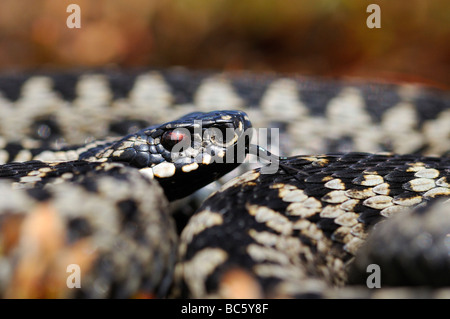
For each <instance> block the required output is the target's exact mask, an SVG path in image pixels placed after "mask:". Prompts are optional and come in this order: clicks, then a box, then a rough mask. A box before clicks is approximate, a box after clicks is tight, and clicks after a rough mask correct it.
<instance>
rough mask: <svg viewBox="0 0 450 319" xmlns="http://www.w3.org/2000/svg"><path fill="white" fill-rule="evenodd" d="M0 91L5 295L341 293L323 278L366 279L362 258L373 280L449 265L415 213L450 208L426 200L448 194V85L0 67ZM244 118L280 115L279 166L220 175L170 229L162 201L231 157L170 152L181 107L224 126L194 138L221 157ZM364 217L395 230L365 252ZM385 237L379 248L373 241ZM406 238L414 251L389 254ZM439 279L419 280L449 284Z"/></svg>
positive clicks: (198, 183) (223, 168) (188, 189)
mask: <svg viewBox="0 0 450 319" xmlns="http://www.w3.org/2000/svg"><path fill="white" fill-rule="evenodd" d="M0 91H2V93H3V96H2V97H0V114H1V115H2V116H1V119H0V133H1V134H0V136H3V137H2V138H1V139H0V146H1V148H2V149H3V150H0V161H2V162H4V163H8V164H5V165H2V166H0V178H1V179H2V180H5V181H3V182H2V183H1V184H0V186H1V192H0V194H1V196H2V199H1V200H0V214H1V219H0V230H1V233H0V294H1V295H2V296H8V297H42V296H44V297H61V296H65V297H67V296H78V297H91V298H96V297H141V296H144V297H149V296H150V297H151V296H157V297H164V296H168V295H169V296H175V297H180V296H182V297H183V296H188V297H236V296H238V297H239V296H242V297H292V296H294V297H305V296H306V297H308V296H311V295H314V296H317V295H319V296H331V297H340V296H352V293H348V292H344V291H345V290H341V291H343V292H342V295H340V294H339V293H334V292H333V291H334V290H331V291H332V292H331V293H330V292H329V290H327V289H328V287H329V286H330V285H331V286H333V285H334V286H342V285H343V284H344V283H345V282H347V278H348V277H350V281H354V282H356V283H361V273H363V274H364V275H366V273H365V267H366V265H367V264H368V263H370V262H372V263H377V264H380V266H381V267H382V269H387V270H383V272H384V271H386V272H388V273H389V274H391V276H384V275H383V277H382V278H387V279H386V282H385V283H386V285H390V284H396V285H419V284H420V285H426V284H427V283H426V281H424V280H423V278H424V277H425V278H428V277H431V276H428V274H431V273H437V274H446V273H447V272H446V270H448V267H449V266H448V265H449V263H448V254H447V253H446V249H447V251H448V247H450V245H448V239H446V238H447V237H445V234H448V230H449V225H448V223H447V222H446V220H447V219H445V218H444V219H443V220H444V221H443V222H442V223H435V224H436V225H434V224H433V222H432V221H433V220H434V218H430V217H423V216H434V215H437V216H440V217H436V218H440V219H442V218H443V217H442V216H444V217H445V216H447V215H446V214H447V212H448V209H445V208H444V209H442V208H441V206H440V204H439V203H437V204H435V200H436V199H439V198H441V197H444V198H445V197H448V196H449V195H450V194H449V169H450V168H449V165H450V164H449V160H448V157H447V156H446V155H443V154H445V152H447V151H448V150H449V149H450V147H449V143H450V141H449V140H450V139H449V134H450V131H449V130H450V125H448V124H449V123H450V120H449V119H450V113H449V112H450V107H449V106H450V99H449V97H448V94H447V95H446V93H445V92H438V91H434V90H431V89H424V88H421V87H414V86H406V85H405V86H394V85H390V84H382V83H378V84H373V83H368V84H364V83H362V84H361V83H359V82H353V83H352V82H347V83H345V82H333V81H326V80H314V79H305V78H280V77H275V76H271V75H253V74H228V75H227V74H225V75H223V74H221V75H216V74H210V73H193V72H187V71H183V70H169V71H164V72H155V71H151V72H139V73H125V72H115V71H107V72H100V73H96V74H84V73H83V74H77V73H68V74H63V73H59V74H39V75H34V76H30V75H22V74H12V75H11V74H10V75H3V76H0ZM218 109H240V110H243V111H245V112H246V113H247V114H245V113H242V112H237V111H229V112H225V111H215V110H218ZM191 112H197V113H191ZM198 112H210V113H207V114H204V113H198ZM186 114H190V115H188V116H185V115H186ZM176 118H179V119H178V120H175V121H174V122H170V123H169V122H168V121H171V120H174V119H176ZM249 119H250V120H252V123H253V126H254V127H257V128H274V127H275V128H278V129H279V137H280V138H279V140H280V144H279V149H278V150H275V151H276V153H278V152H279V153H281V154H285V155H291V157H288V158H283V159H281V160H280V162H279V164H280V168H279V170H278V171H277V172H276V173H275V174H261V173H260V172H259V171H250V172H248V173H246V174H244V175H242V176H238V177H237V178H236V179H234V180H232V181H230V182H229V184H227V185H224V186H223V187H222V189H221V190H220V191H219V192H217V193H215V194H214V195H212V196H211V197H210V198H209V199H207V201H205V202H204V203H203V204H202V206H201V207H200V208H199V209H198V211H197V212H196V213H195V214H194V215H193V216H192V217H191V218H190V219H189V221H188V223H187V225H186V227H184V224H183V223H181V226H179V228H183V229H182V233H181V236H180V239H178V236H177V234H176V229H175V225H174V221H173V219H172V216H170V215H169V213H168V211H169V209H168V206H167V202H166V198H168V199H169V200H170V201H173V200H175V199H177V198H181V197H184V196H186V195H188V194H190V193H192V192H193V191H195V190H196V189H197V188H200V187H202V186H204V185H206V184H208V183H210V182H211V181H213V180H215V179H217V178H219V177H220V176H222V175H224V174H225V173H226V172H228V171H230V170H232V169H233V168H235V167H236V166H238V163H233V164H232V165H229V164H223V163H222V164H220V163H214V162H212V161H210V159H209V158H205V157H202V156H201V155H199V154H203V152H199V153H195V154H193V153H183V154H181V156H179V157H178V158H177V160H173V159H172V158H171V157H170V151H171V150H172V147H173V145H174V144H175V142H180V141H181V140H182V139H183V135H182V134H181V135H179V134H178V133H176V134H175V133H174V132H175V131H174V130H175V129H177V128H186V129H188V131H189V132H191V131H192V129H193V127H194V126H192V125H193V122H194V120H201V121H202V127H203V128H204V129H208V128H211V127H214V128H218V129H219V130H223V129H224V128H226V127H228V128H235V129H237V131H238V136H237V137H236V140H232V141H231V143H230V141H228V140H220V139H219V140H218V139H214V134H212V135H211V134H210V135H208V138H207V140H204V139H202V138H201V137H200V139H196V138H195V137H194V138H193V140H192V141H197V142H199V141H200V142H199V143H200V145H201V147H203V148H204V149H205V150H206V149H207V150H208V152H207V153H208V154H213V155H218V154H221V155H220V156H224V154H225V153H226V152H227V150H228V149H229V148H230V147H235V144H234V143H235V142H237V140H239V137H240V133H241V132H243V131H245V129H247V128H248V127H250V122H249ZM150 123H168V124H159V125H156V126H152V127H148V125H149V124H150ZM197 124H198V123H197ZM120 135H125V137H122V138H121V137H119V136H120ZM194 135H195V134H194ZM275 137H276V136H273V138H274V139H275ZM248 142H249V141H245V143H244V144H245V145H247V146H248ZM256 142H260V141H256ZM84 143H86V145H84V146H71V145H76V144H79V145H81V144H84ZM55 149H58V150H55ZM246 151H248V148H246ZM352 151H353V152H352ZM354 151H363V152H368V151H370V152H380V151H393V152H395V153H400V154H404V153H421V154H424V155H427V154H431V155H436V156H435V157H433V156H424V155H385V154H384V155H383V154H368V153H355V152H354ZM333 152H344V153H335V154H334V155H333V154H331V153H333ZM324 153H329V155H310V156H299V155H297V154H324ZM244 155H245V154H244ZM293 155H295V156H293ZM437 156H440V157H437ZM271 159H273V157H272V158H271ZM30 161H31V162H30ZM55 161H58V162H55ZM11 162H14V163H11ZM19 162H20V163H19ZM247 169H248V168H247ZM235 174H237V175H241V174H242V171H238V172H237V173H235ZM151 178H156V179H157V180H158V181H159V183H155V182H154V181H152V180H151ZM11 179H12V180H13V182H12V184H11ZM7 180H9V182H6V181H7ZM134 181H136V182H134ZM11 185H13V188H21V189H19V190H12V189H11ZM158 185H160V186H162V189H163V190H161V188H160V187H159V186H158ZM23 188H25V190H24V189H23ZM212 189H213V188H211V186H209V188H206V189H204V190H203V191H204V192H206V193H210V192H211V191H212ZM163 193H164V195H165V196H163ZM200 196H204V195H201V193H200ZM174 205H175V206H176V209H180V207H181V208H182V210H183V209H184V210H185V208H186V207H187V205H191V203H189V202H186V201H181V202H180V201H176V202H175V203H173V204H171V207H172V209H174V208H173V207H174ZM416 206H417V207H419V206H421V208H420V209H421V211H419V210H420V209H419V208H417V212H416V211H415V210H414V209H415V208H414V207H416ZM424 207H425V208H424ZM444 207H445V206H444ZM428 208H429V209H428ZM409 209H412V210H413V213H411V214H413V215H411V216H416V215H417V218H416V219H414V220H415V222H414V221H413V220H412V218H411V221H410V222H408V221H407V220H405V219H407V218H406V217H404V218H403V219H402V221H404V225H410V226H405V227H406V228H401V227H400V230H397V229H399V228H398V227H397V228H395V227H394V226H389V224H387V223H384V222H383V223H378V222H379V221H380V220H384V219H386V217H390V216H394V217H395V218H392V219H391V218H388V220H389V221H390V220H392V221H393V225H395V223H397V224H399V225H403V223H402V222H398V219H400V217H397V216H402V214H403V213H401V212H400V211H402V210H409ZM188 211H190V210H188ZM422 211H427V212H431V213H426V214H425V213H422ZM404 214H407V213H404ZM414 214H415V215H414ZM422 217H423V218H424V219H427V218H428V221H427V222H424V223H422V222H421V220H422V219H421V218H422ZM396 219H397V221H396ZM374 224H377V225H378V224H380V227H375V229H376V230H377V231H378V228H379V232H380V233H381V234H383V229H389V227H394V229H396V231H395V232H397V233H399V234H400V235H399V236H400V238H403V239H399V244H393V243H394V242H395V241H394V239H392V241H391V240H390V239H389V240H387V239H386V238H387V236H383V235H381V236H380V235H377V233H375V231H374V235H373V237H374V238H377V239H374V240H368V244H367V247H373V248H367V250H366V249H361V250H360V249H359V247H360V246H361V244H362V243H363V242H364V241H365V240H366V237H367V234H368V232H369V233H370V230H371V229H372V226H373V225H374ZM384 225H386V226H384ZM438 226H439V227H440V228H439V227H438ZM402 227H403V226H402ZM408 227H410V229H409V228H408ZM436 227H437V228H438V229H437V230H436ZM411 229H412V230H411ZM179 230H181V229H179ZM384 231H385V230H384ZM388 232H389V233H392V232H393V231H388ZM402 234H404V237H401V235H402ZM377 236H378V237H377ZM369 237H370V236H369ZM380 237H381V239H380ZM405 238H406V239H405ZM382 239H385V240H387V242H388V243H389V246H390V247H392V249H385V246H386V245H387V244H384V245H382V244H381V247H382V248H380V244H378V243H380V242H383V240H382ZM446 240H447V241H446ZM178 242H179V248H177V247H178ZM430 242H432V244H430ZM391 243H392V244H391ZM400 243H402V244H400ZM446 243H447V244H446ZM408 245H409V246H408ZM427 245H428V246H430V247H438V248H434V250H435V251H434V252H433V253H432V256H433V258H431V257H429V256H428V257H421V256H423V255H424V254H425V256H427V255H426V254H427V253H423V251H422V250H424V247H425V246H427ZM402 247H409V248H408V250H409V251H411V252H414V253H411V254H407V256H402V258H401V259H399V260H400V261H398V260H397V259H396V258H397V256H400V255H402V253H401V252H402ZM359 251H361V253H360V254H361V255H360V257H359V256H357V257H356V259H355V262H353V261H354V258H353V256H354V254H357V252H359ZM380 251H381V253H380ZM416 252H417V253H416ZM357 255H358V254H357ZM386 256H388V257H386ZM411 256H412V257H411ZM443 256H444V257H443ZM445 256H446V257H445ZM408 258H409V259H408ZM421 258H422V259H424V260H425V261H424V262H419V264H420V266H419V267H417V268H415V269H413V270H410V269H404V267H403V265H405V264H408V263H413V262H410V261H411V260H414V261H416V260H421ZM392 260H396V262H394V265H392V263H391V261H392ZM430 260H431V261H433V260H434V261H436V260H437V263H432V262H430ZM74 264H75V265H79V266H81V267H82V269H83V270H84V271H83V273H87V275H85V276H83V277H82V280H83V285H82V288H81V289H67V287H66V281H65V279H66V277H67V274H68V272H67V269H66V267H67V265H74ZM436 264H437V265H438V266H436ZM31 265H39V267H35V266H31ZM175 265H176V266H175ZM399 265H400V266H399ZM348 267H352V268H353V269H352V270H351V272H349V274H350V275H348V274H347V268H348ZM174 269H175V271H174ZM358 273H359V274H360V276H359V277H358V275H357V274H358ZM353 274H355V275H353ZM392 274H397V275H392ZM405 274H406V275H405ZM364 275H362V277H363V278H365V277H364ZM438 276H440V278H441V277H444V278H443V279H442V280H440V279H439V280H438V279H432V280H431V281H432V282H433V283H431V284H430V285H434V286H448V280H447V279H445V275H438ZM395 278H397V279H398V278H403V279H402V280H399V281H398V282H396V279H395ZM433 278H436V277H433ZM436 282H438V284H436ZM382 284H383V282H382ZM169 291H170V292H169ZM357 296H363V294H362V295H361V294H359V295H357Z"/></svg>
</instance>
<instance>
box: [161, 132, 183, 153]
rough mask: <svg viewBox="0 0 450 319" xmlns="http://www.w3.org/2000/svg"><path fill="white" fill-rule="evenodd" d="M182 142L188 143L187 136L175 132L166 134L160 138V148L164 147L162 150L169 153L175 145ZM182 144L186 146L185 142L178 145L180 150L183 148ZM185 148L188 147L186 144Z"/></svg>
mask: <svg viewBox="0 0 450 319" xmlns="http://www.w3.org/2000/svg"><path fill="white" fill-rule="evenodd" d="M183 141H189V136H188V134H186V133H184V132H180V131H177V130H174V131H169V132H166V133H164V134H163V136H162V137H161V144H162V146H164V148H165V149H166V150H169V151H171V150H172V149H173V147H174V146H175V145H177V144H178V143H181V142H183ZM184 144H186V142H183V143H182V144H180V150H181V146H184ZM186 146H188V144H187V145H186Z"/></svg>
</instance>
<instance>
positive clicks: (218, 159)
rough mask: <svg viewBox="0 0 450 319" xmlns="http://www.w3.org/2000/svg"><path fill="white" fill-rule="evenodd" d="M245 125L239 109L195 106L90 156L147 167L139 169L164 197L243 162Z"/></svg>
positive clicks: (248, 125) (201, 183)
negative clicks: (205, 109) (157, 184)
mask: <svg viewBox="0 0 450 319" xmlns="http://www.w3.org/2000/svg"><path fill="white" fill-rule="evenodd" d="M249 128H251V122H250V121H249V119H248V116H247V114H245V113H244V112H242V111H214V112H209V113H203V112H195V113H191V114H188V115H186V116H184V117H182V118H180V119H178V120H175V121H172V122H168V123H165V124H162V125H159V126H153V127H149V128H146V129H144V130H141V131H139V132H137V133H135V134H133V135H129V136H126V137H124V138H122V139H121V140H119V141H118V142H116V143H114V144H112V145H108V146H107V148H106V149H101V150H100V151H99V152H98V153H97V154H94V155H93V156H95V157H96V160H99V161H102V160H105V159H106V160H108V161H117V162H125V163H127V164H129V165H130V166H133V167H137V168H139V169H141V170H142V169H145V168H150V169H151V170H152V174H149V172H148V170H145V172H146V173H145V175H146V176H151V177H152V178H155V179H157V180H158V181H159V182H160V184H161V185H162V187H163V188H164V190H165V193H166V196H167V197H168V198H169V199H176V198H181V197H184V196H187V195H189V194H191V193H193V192H194V191H196V190H197V189H199V188H201V187H203V186H205V185H207V184H209V183H211V182H213V181H214V180H216V179H218V178H220V177H221V176H223V175H224V174H226V173H228V172H229V171H231V170H232V169H234V168H235V167H237V166H239V165H240V164H241V163H243V162H244V160H245V157H246V155H247V153H248V150H249V148H248V145H249V141H250V140H251V135H252V131H251V130H249ZM224 133H225V134H224ZM224 135H225V136H224ZM90 155H91V156H92V154H90ZM183 181H184V182H183ZM185 183H187V184H185ZM178 185H190V187H179V186H178Z"/></svg>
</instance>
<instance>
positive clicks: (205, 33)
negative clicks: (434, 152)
mask: <svg viewBox="0 0 450 319" xmlns="http://www.w3.org/2000/svg"><path fill="white" fill-rule="evenodd" d="M71 3H75V4H78V5H79V6H80V7H81V28H80V29H69V28H67V26H66V19H67V17H68V16H69V15H70V13H67V12H66V8H67V6H68V5H69V4H71ZM372 3H374V4H378V5H379V6H380V7H381V29H369V28H367V26H366V19H367V17H368V16H369V14H370V13H367V12H366V8H367V6H368V5H369V4H372ZM449 40H450V1H448V0H428V1H425V0H410V1H407V2H406V1H387V0H386V1H380V0H340V1H337V0H314V1H310V0H305V1H302V0H286V1H275V0H245V1H243V0H96V1H92V0H91V1H89V0H71V1H65V0H33V1H30V0H1V2H0V70H11V69H30V68H45V69H49V68H51V69H54V68H65V69H67V68H72V69H73V68H80V67H82V68H93V67H96V68H103V67H124V68H130V67H156V68H160V67H161V68H163V67H169V66H186V67H188V68H193V69H208V70H242V69H245V70H251V71H270V72H282V73H288V74H292V73H297V74H303V75H316V76H332V77H342V76H351V77H365V78H378V79H379V78H381V79H385V80H389V81H394V82H395V81H407V82H419V83H423V84H428V85H432V86H437V87H441V88H445V89H449V88H450V41H449Z"/></svg>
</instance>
